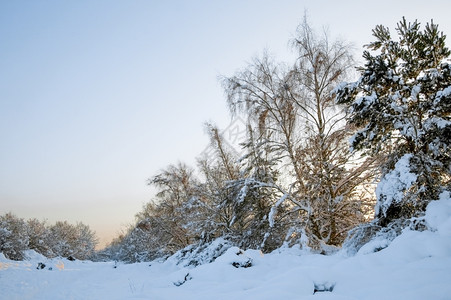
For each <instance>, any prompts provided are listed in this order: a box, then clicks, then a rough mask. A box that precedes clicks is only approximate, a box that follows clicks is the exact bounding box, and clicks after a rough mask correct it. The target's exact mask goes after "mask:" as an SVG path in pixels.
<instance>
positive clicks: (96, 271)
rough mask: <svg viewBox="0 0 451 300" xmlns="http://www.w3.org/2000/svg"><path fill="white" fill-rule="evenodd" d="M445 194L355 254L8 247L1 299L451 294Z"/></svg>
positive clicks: (2, 262)
mask: <svg viewBox="0 0 451 300" xmlns="http://www.w3.org/2000/svg"><path fill="white" fill-rule="evenodd" d="M442 198H443V199H442V200H440V201H435V202H432V203H431V204H430V205H429V207H428V212H427V215H426V221H427V224H428V226H429V227H430V230H427V231H423V232H416V231H410V230H405V231H404V233H403V234H401V235H400V236H398V237H397V238H396V239H395V240H394V241H393V242H392V243H391V244H390V245H389V246H388V247H387V248H385V249H383V250H381V251H378V252H374V249H375V248H377V247H379V246H381V245H383V244H384V243H386V241H383V240H379V241H373V242H370V243H369V244H367V245H366V246H364V247H363V248H362V249H361V250H360V251H359V252H358V253H357V254H356V255H354V256H347V255H345V254H344V252H339V253H337V254H335V255H332V256H324V255H317V254H309V253H306V252H302V251H301V250H299V249H282V250H278V251H275V252H273V253H270V254H265V255H263V254H262V253H260V252H259V251H253V250H248V251H245V252H244V253H243V252H242V251H240V250H239V249H238V248H234V247H232V248H230V249H229V250H227V252H225V253H224V254H223V255H222V256H220V257H219V258H218V259H216V261H214V262H213V263H210V264H204V265H201V266H198V267H195V268H194V267H191V268H187V267H183V266H182V265H181V264H179V265H177V264H176V261H175V260H174V259H169V260H167V261H165V262H152V263H137V264H128V265H127V264H117V265H116V264H115V263H114V262H107V263H98V262H97V263H95V262H88V261H68V260H65V259H46V258H44V257H42V256H40V255H38V254H36V253H34V252H29V253H28V256H29V258H28V260H26V261H22V262H15V261H10V260H7V259H6V258H5V257H4V256H3V255H2V254H0V299H8V300H10V299H378V300H380V299H451V200H450V198H449V195H448V197H442ZM40 262H41V263H44V264H45V267H43V268H42V269H37V266H38V263H40ZM250 262H251V266H250V267H246V268H245V267H244V266H248V265H249V263H250ZM234 265H235V266H234ZM315 290H325V291H317V292H315Z"/></svg>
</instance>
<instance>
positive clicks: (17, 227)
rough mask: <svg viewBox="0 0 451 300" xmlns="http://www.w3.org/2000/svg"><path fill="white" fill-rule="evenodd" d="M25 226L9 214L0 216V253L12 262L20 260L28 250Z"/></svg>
mask: <svg viewBox="0 0 451 300" xmlns="http://www.w3.org/2000/svg"><path fill="white" fill-rule="evenodd" d="M28 243H29V239H28V234H27V225H26V223H25V221H24V220H23V219H20V218H18V217H16V216H15V215H13V214H11V213H7V214H5V215H3V216H0V253H3V254H4V255H5V257H7V258H9V259H12V260H22V259H23V258H24V251H25V250H27V249H29V248H28Z"/></svg>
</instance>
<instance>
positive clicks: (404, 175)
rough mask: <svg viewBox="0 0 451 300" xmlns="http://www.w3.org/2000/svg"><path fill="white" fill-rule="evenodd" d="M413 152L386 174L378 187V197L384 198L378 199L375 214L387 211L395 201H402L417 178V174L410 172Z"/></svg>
mask: <svg viewBox="0 0 451 300" xmlns="http://www.w3.org/2000/svg"><path fill="white" fill-rule="evenodd" d="M411 158H412V154H405V155H404V156H402V157H401V158H400V159H399V160H398V162H396V164H395V169H394V170H392V171H390V172H389V173H387V174H385V176H384V177H383V178H382V179H381V181H380V182H379V183H378V185H377V187H376V197H377V199H384V201H378V203H377V205H376V207H375V214H376V215H379V213H380V211H381V210H382V212H383V213H385V211H386V209H387V208H388V207H390V205H391V203H393V201H394V202H395V203H396V202H400V201H401V200H402V199H403V197H404V193H405V191H407V190H408V189H409V188H410V187H411V185H412V184H413V183H414V182H415V181H416V180H417V175H416V174H414V173H411V172H410V159H411Z"/></svg>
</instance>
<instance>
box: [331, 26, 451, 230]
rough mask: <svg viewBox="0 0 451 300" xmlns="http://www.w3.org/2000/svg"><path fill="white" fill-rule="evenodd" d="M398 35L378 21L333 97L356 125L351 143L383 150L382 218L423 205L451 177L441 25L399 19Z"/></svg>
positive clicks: (449, 69) (450, 94) (450, 69)
mask: <svg viewBox="0 0 451 300" xmlns="http://www.w3.org/2000/svg"><path fill="white" fill-rule="evenodd" d="M396 32H397V35H398V39H397V40H395V39H394V38H393V37H392V35H391V33H390V30H389V29H388V28H387V27H384V26H382V25H379V26H377V27H376V28H375V29H374V30H373V36H374V37H375V39H376V40H375V41H374V42H372V43H370V44H369V45H367V48H368V50H367V51H365V52H364V54H363V57H364V59H365V65H364V66H363V67H361V68H359V71H360V73H361V77H360V79H359V80H358V81H356V82H353V83H348V84H343V85H341V86H339V87H338V88H337V90H336V92H337V102H338V103H340V104H346V105H347V106H348V109H349V116H348V122H349V123H350V124H352V125H354V126H356V127H357V128H358V131H357V132H356V133H355V135H354V136H353V138H352V147H353V148H354V149H356V150H365V151H366V153H367V154H368V155H377V154H383V155H385V163H383V164H382V179H381V182H380V183H379V185H378V190H377V206H376V217H377V218H378V221H379V223H380V224H381V225H387V224H388V223H390V222H392V221H396V220H398V219H407V218H410V217H412V216H416V215H418V214H421V213H422V212H424V210H425V208H426V205H427V204H428V202H429V201H431V200H435V199H438V196H439V194H440V193H441V192H442V191H443V189H448V190H449V189H450V184H451V176H450V170H451V158H450V152H449V149H450V142H451V122H450V112H451V87H450V83H451V81H450V80H451V66H450V65H449V63H448V58H449V55H450V51H449V49H448V48H447V47H446V46H445V35H444V34H443V33H442V32H440V31H439V30H438V26H437V25H436V24H434V23H433V22H432V21H431V23H428V24H426V26H425V28H424V30H421V27H420V24H419V23H418V22H417V21H415V22H413V23H410V22H407V21H406V20H405V19H403V20H402V21H401V22H399V23H398V25H397V28H396Z"/></svg>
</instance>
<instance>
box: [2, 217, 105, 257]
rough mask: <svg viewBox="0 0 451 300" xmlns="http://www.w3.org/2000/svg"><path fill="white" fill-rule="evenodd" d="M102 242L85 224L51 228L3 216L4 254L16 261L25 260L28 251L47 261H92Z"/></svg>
mask: <svg viewBox="0 0 451 300" xmlns="http://www.w3.org/2000/svg"><path fill="white" fill-rule="evenodd" d="M97 243H98V239H97V237H96V236H95V233H94V232H93V231H92V230H91V229H90V228H89V226H88V225H85V224H83V223H81V222H79V223H77V224H75V225H73V224H70V223H68V222H67V221H58V222H56V223H55V224H52V225H50V224H47V222H46V221H39V220H38V219H28V220H24V219H22V218H19V217H17V216H15V215H13V214H12V213H6V214H4V215H2V216H0V253H3V255H5V257H6V258H9V259H12V260H23V259H25V258H26V257H25V256H26V250H34V251H36V252H38V253H40V254H42V255H44V256H46V257H49V258H53V257H65V258H71V259H81V260H85V259H89V258H91V257H92V256H93V254H94V252H95V247H96V245H97Z"/></svg>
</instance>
